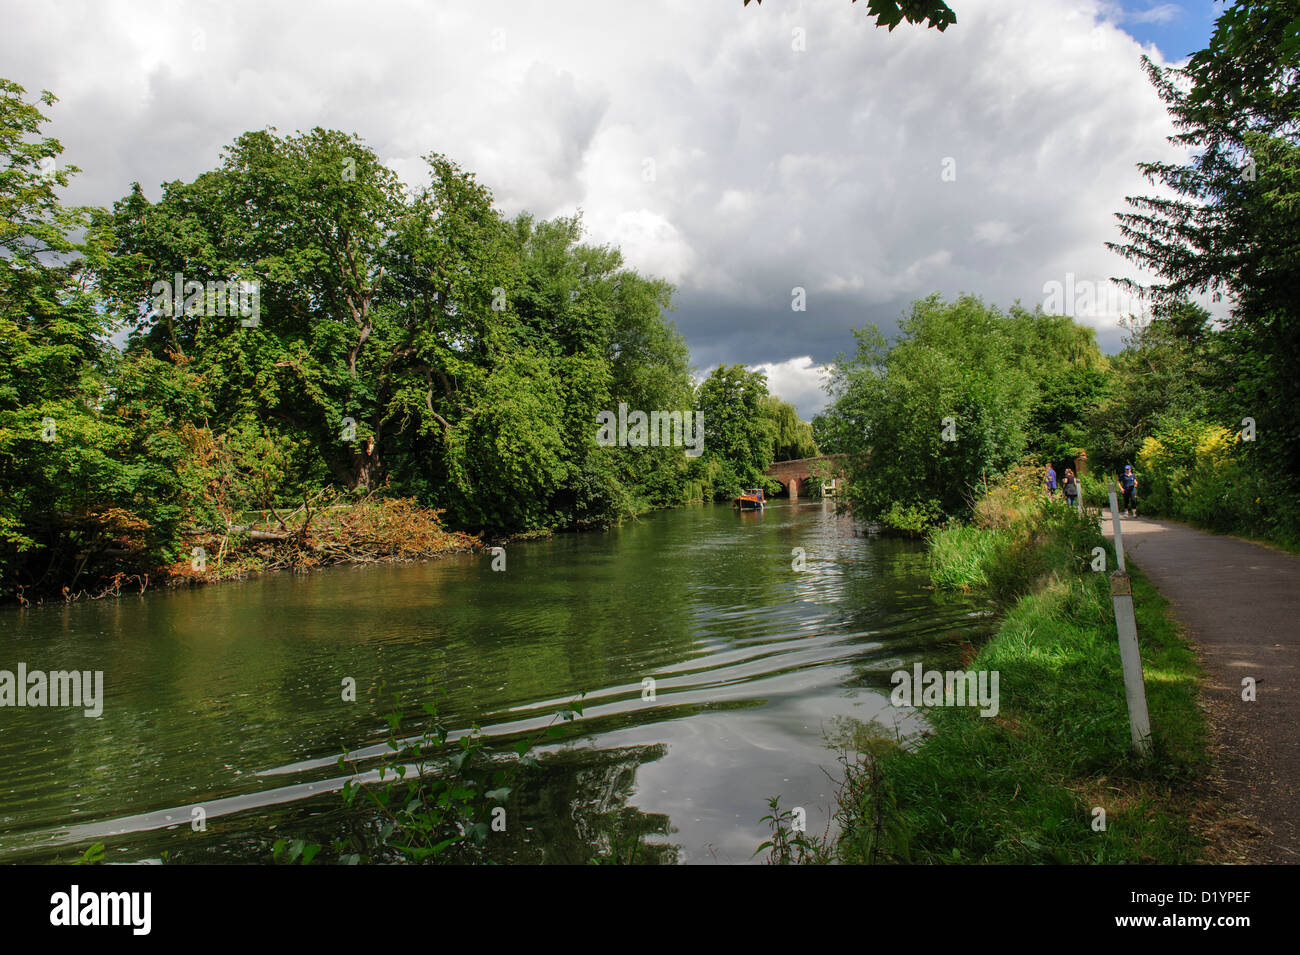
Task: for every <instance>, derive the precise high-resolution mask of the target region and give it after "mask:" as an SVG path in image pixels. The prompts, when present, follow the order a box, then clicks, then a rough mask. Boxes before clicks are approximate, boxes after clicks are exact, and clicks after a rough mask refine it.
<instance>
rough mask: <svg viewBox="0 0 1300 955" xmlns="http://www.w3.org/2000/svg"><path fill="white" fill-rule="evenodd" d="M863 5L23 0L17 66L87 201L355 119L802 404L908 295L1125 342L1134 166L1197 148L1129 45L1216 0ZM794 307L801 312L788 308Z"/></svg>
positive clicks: (699, 362)
mask: <svg viewBox="0 0 1300 955" xmlns="http://www.w3.org/2000/svg"><path fill="white" fill-rule="evenodd" d="M865 6H866V5H865V3H858V4H853V3H850V2H849V0H802V2H794V0H792V2H781V0H767V2H765V3H763V4H762V5H761V6H758V5H754V4H751V5H750V6H749V7H745V6H743V4H742V0H662V2H655V0H620V2H610V0H547V2H546V3H539V2H527V0H511V2H506V0H441V2H439V3H437V4H430V3H426V2H423V0H419V2H415V0H411V2H406V0H371V2H369V3H356V2H334V0H313V2H280V3H275V4H267V3H262V2H259V0H253V2H242V0H240V2H226V3H212V2H191V3H185V4H177V3H163V2H151V0H130V2H126V0H96V2H77V0H61V2H59V3H58V4H35V3H21V4H20V3H11V2H6V3H5V11H4V20H5V23H6V29H5V31H4V33H3V35H2V36H0V64H3V66H0V75H3V76H5V77H7V78H9V79H12V80H15V81H16V82H18V83H20V84H21V85H23V86H24V87H26V88H27V90H28V92H29V94H30V95H34V94H35V93H36V92H37V91H39V90H41V89H49V90H51V91H53V92H54V93H55V94H56V95H57V96H58V97H59V98H60V102H58V103H57V104H56V105H55V106H54V107H52V108H51V109H49V110H47V113H48V114H49V115H50V116H51V120H52V122H51V123H50V125H49V127H48V128H47V132H48V133H49V134H50V135H53V136H55V137H57V138H58V139H60V140H61V141H62V143H63V145H64V147H65V152H64V156H63V159H64V160H65V161H66V162H69V163H73V164H75V165H77V166H79V167H81V169H82V170H83V171H82V173H81V174H80V175H79V176H78V177H77V178H76V179H75V180H74V182H73V184H72V186H71V187H70V188H69V190H68V193H67V199H68V201H70V202H76V203H87V204H96V205H110V204H111V203H112V202H113V201H115V200H116V199H119V198H121V197H122V196H123V195H125V194H126V193H127V191H128V189H129V187H130V184H131V183H132V182H135V181H138V182H139V183H141V185H142V186H143V187H144V189H145V193H146V195H148V196H149V197H150V198H157V197H158V195H159V194H160V191H161V190H160V185H161V184H162V183H164V182H168V181H173V180H177V179H180V180H186V181H188V180H191V179H193V178H194V177H195V176H197V175H198V174H199V173H201V172H203V171H204V170H207V169H211V168H214V167H215V166H217V165H218V164H219V162H220V154H221V150H222V148H223V147H224V146H226V145H228V144H229V143H230V142H231V141H232V140H233V139H235V137H237V136H238V135H239V134H240V133H242V132H244V131H246V130H249V129H261V128H265V127H274V128H276V129H278V130H280V131H281V132H282V133H292V132H294V131H296V130H306V129H310V128H312V127H314V126H324V127H330V128H338V129H343V130H346V131H348V132H355V133H357V134H358V135H360V136H361V137H362V139H364V140H365V141H366V143H367V144H368V145H369V146H370V147H371V148H372V149H374V150H375V152H376V153H377V154H378V155H379V156H380V157H381V158H382V159H383V160H384V161H385V162H386V163H387V164H388V165H390V166H391V167H392V168H393V169H395V170H396V171H397V172H398V173H399V174H400V175H401V176H402V177H403V178H404V179H406V180H407V181H408V182H412V183H415V182H420V181H422V180H423V178H424V176H425V173H424V163H423V161H422V159H421V157H422V156H424V155H426V154H428V153H431V152H440V153H445V154H447V155H448V156H450V157H451V158H452V159H454V160H456V161H457V162H458V163H460V164H461V165H462V166H463V167H464V168H466V169H468V170H470V171H472V172H474V173H476V174H477V175H478V177H479V178H480V180H481V181H483V182H484V183H485V184H487V185H488V186H489V187H490V188H491V189H492V190H493V192H494V194H495V197H496V200H497V202H498V204H499V206H500V208H501V209H502V210H503V211H504V212H505V213H506V214H508V215H513V214H515V213H517V212H520V211H524V210H527V211H530V212H532V213H533V214H535V215H538V216H541V217H551V216H557V215H571V214H573V213H574V212H576V211H579V210H580V211H581V213H582V217H583V222H584V224H585V227H586V233H587V241H590V242H593V243H599V244H610V245H616V246H618V247H619V248H620V249H621V250H622V252H623V255H624V258H625V260H626V262H627V264H628V265H629V266H630V267H632V268H635V269H637V270H638V271H640V272H642V273H643V274H649V275H656V276H659V277H662V278H666V279H668V280H669V281H671V282H672V283H673V284H674V285H675V286H676V288H677V292H676V295H675V297H674V301H675V306H676V307H675V309H674V311H673V312H672V314H671V315H670V319H671V320H672V321H673V322H674V323H675V324H676V326H677V327H678V329H679V330H680V331H681V332H682V334H683V335H684V336H685V338H686V341H687V343H688V344H689V345H690V348H691V355H692V361H693V362H694V364H695V365H696V367H697V369H698V370H699V372H701V373H703V372H706V371H707V370H708V369H710V368H711V367H713V366H716V365H718V364H735V363H742V364H745V365H748V366H750V367H757V368H761V369H763V370H764V371H765V372H766V373H767V374H768V379H769V387H770V388H771V390H772V391H774V392H775V393H777V394H779V395H781V396H782V397H783V398H785V399H786V400H788V401H791V402H793V403H794V404H795V405H796V407H797V408H798V409H799V411H800V413H801V414H802V415H803V416H804V417H810V416H811V415H812V414H813V413H814V412H816V411H817V410H818V409H819V408H820V407H821V405H822V404H823V403H824V401H825V394H824V392H822V391H821V382H822V373H821V368H822V366H823V365H824V364H825V363H827V362H830V361H832V360H833V359H834V358H835V356H836V355H837V354H838V353H841V352H844V351H847V350H849V349H851V347H852V343H853V339H852V334H851V329H853V328H855V327H861V326H863V325H865V324H868V323H875V324H878V325H879V326H880V327H881V328H882V330H884V331H885V332H886V334H889V333H891V332H892V331H894V330H895V329H896V327H897V321H898V319H899V317H900V316H902V315H903V314H904V313H905V311H906V310H907V309H908V308H909V306H910V303H911V302H912V301H914V300H915V299H918V298H921V297H924V296H926V295H929V294H931V293H934V292H938V293H940V294H941V295H944V296H946V297H949V298H951V297H954V296H956V295H958V294H962V293H971V294H975V295H978V296H980V297H981V298H983V299H984V300H985V301H986V302H988V303H990V304H992V305H996V306H998V307H999V308H1004V309H1005V308H1007V307H1009V306H1011V305H1012V304H1013V303H1015V302H1020V303H1021V304H1022V305H1024V306H1026V307H1028V308H1033V307H1034V306H1035V305H1038V304H1044V303H1045V302H1048V300H1049V298H1050V294H1049V292H1050V289H1051V283H1057V285H1058V287H1064V288H1075V289H1078V288H1082V287H1083V286H1085V285H1088V284H1089V283H1092V284H1093V286H1094V287H1095V288H1096V289H1097V290H1098V291H1099V292H1101V293H1102V294H1099V295H1098V300H1099V301H1102V302H1103V303H1104V304H1103V305H1102V306H1101V307H1097V308H1092V309H1087V308H1081V309H1080V310H1078V313H1077V314H1076V318H1078V320H1079V321H1082V322H1084V323H1086V324H1089V325H1092V326H1094V327H1095V328H1097V331H1098V341H1099V342H1100V344H1101V345H1102V347H1103V349H1104V350H1106V351H1112V352H1113V351H1115V350H1116V349H1118V348H1119V347H1120V345H1121V339H1120V332H1119V328H1118V324H1117V323H1118V319H1119V317H1120V315H1121V313H1123V312H1126V311H1127V308H1126V305H1127V304H1128V303H1126V302H1124V301H1121V300H1117V299H1115V298H1112V299H1111V300H1109V301H1107V300H1106V296H1105V294H1104V288H1105V286H1106V284H1107V282H1108V279H1109V278H1110V277H1112V276H1125V277H1135V278H1139V279H1141V278H1143V277H1144V276H1143V275H1142V274H1141V273H1139V272H1135V271H1134V270H1133V269H1132V267H1131V266H1129V265H1128V264H1127V263H1126V262H1125V261H1124V260H1123V259H1121V258H1120V257H1119V256H1117V255H1116V254H1114V253H1112V252H1110V251H1109V250H1107V249H1106V247H1105V245H1104V243H1105V242H1106V241H1108V240H1109V241H1114V240H1116V239H1117V238H1118V232H1117V228H1116V223H1115V219H1114V214H1115V213H1116V212H1118V211H1121V210H1122V209H1124V207H1125V203H1124V199H1125V197H1126V196H1131V195H1141V194H1149V193H1150V192H1151V191H1152V188H1151V187H1150V186H1149V185H1148V184H1147V183H1146V182H1145V181H1144V180H1143V179H1142V177H1141V175H1140V174H1139V173H1138V171H1137V169H1136V164H1137V163H1138V162H1140V161H1153V160H1162V159H1164V160H1177V159H1179V158H1180V154H1179V153H1178V152H1177V151H1176V150H1175V148H1174V147H1173V146H1171V145H1170V144H1169V143H1168V142H1167V141H1166V138H1165V137H1167V136H1168V135H1170V133H1171V132H1172V128H1171V126H1170V124H1169V121H1168V118H1167V114H1166V112H1165V109H1164V107H1163V105H1162V104H1161V102H1160V100H1159V98H1158V97H1157V96H1156V94H1155V92H1154V90H1153V89H1152V87H1151V85H1150V83H1149V82H1148V80H1147V79H1146V77H1145V75H1144V73H1143V71H1142V68H1141V62H1140V58H1141V57H1142V55H1144V54H1145V55H1147V56H1149V57H1150V58H1151V59H1153V60H1154V61H1155V62H1157V63H1160V64H1167V63H1174V62H1177V61H1180V60H1182V59H1184V58H1185V57H1186V56H1187V55H1188V54H1189V53H1191V52H1193V51H1195V50H1197V49H1200V48H1201V47H1203V46H1204V45H1205V42H1206V41H1207V40H1208V38H1209V36H1210V33H1211V31H1212V27H1213V19H1214V17H1215V16H1216V15H1217V12H1218V11H1219V10H1220V9H1221V4H1220V3H1218V2H1213V0H1204V2H1194V0H1182V2H1159V0H1124V2H1116V0H1030V2H1027V0H950V6H952V7H953V9H954V10H955V11H956V13H957V23H956V24H955V25H954V26H951V27H949V28H948V29H947V30H946V31H945V32H943V33H939V32H938V31H936V30H932V29H923V28H921V27H917V26H907V25H902V26H900V27H898V28H897V29H895V30H894V31H893V32H892V33H891V32H889V31H887V30H885V29H881V28H877V27H875V26H874V24H873V22H872V21H871V20H870V19H869V18H868V17H867V15H866V13H865ZM798 305H801V306H802V308H801V309H799V310H796V308H795V307H794V306H798Z"/></svg>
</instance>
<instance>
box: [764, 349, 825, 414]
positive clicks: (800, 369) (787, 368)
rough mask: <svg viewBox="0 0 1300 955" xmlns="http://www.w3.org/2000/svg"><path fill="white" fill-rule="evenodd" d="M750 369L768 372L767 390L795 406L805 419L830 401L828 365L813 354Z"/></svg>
mask: <svg viewBox="0 0 1300 955" xmlns="http://www.w3.org/2000/svg"><path fill="white" fill-rule="evenodd" d="M749 370H750V371H761V372H763V374H765V375H767V390H768V391H769V392H770V393H772V394H774V395H776V396H777V397H779V398H781V399H782V400H783V401H788V402H790V404H792V405H794V406H795V408H797V409H798V411H799V416H800V417H801V418H803V419H804V420H805V421H810V420H812V416H813V415H815V414H816V413H817V412H818V411H820V410H821V409H822V408H823V407H824V406H825V404H826V392H825V391H824V390H823V389H824V386H825V383H826V379H827V373H826V368H825V367H824V366H822V365H819V364H818V363H817V362H815V361H814V360H813V358H812V356H811V355H801V356H799V357H798V358H790V359H787V360H786V361H778V362H764V363H762V364H759V365H752V366H750V369H749Z"/></svg>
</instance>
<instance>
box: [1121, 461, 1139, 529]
mask: <svg viewBox="0 0 1300 955" xmlns="http://www.w3.org/2000/svg"><path fill="white" fill-rule="evenodd" d="M1119 485H1120V487H1121V488H1123V490H1124V505H1123V511H1124V516H1125V517H1137V516H1138V506H1137V499H1138V479H1137V475H1135V474H1134V473H1133V465H1131V464H1126V465H1124V476H1123V477H1121V478H1120V479H1119Z"/></svg>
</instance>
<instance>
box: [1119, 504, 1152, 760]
mask: <svg viewBox="0 0 1300 955" xmlns="http://www.w3.org/2000/svg"><path fill="white" fill-rule="evenodd" d="M1109 491H1110V516H1111V521H1112V523H1113V525H1114V528H1115V562H1116V563H1117V564H1118V565H1119V569H1118V570H1116V571H1115V573H1113V574H1111V575H1110V599H1111V602H1112V603H1113V604H1114V606H1115V629H1116V631H1117V632H1118V635H1119V659H1120V664H1121V665H1122V666H1123V668H1124V696H1125V698H1126V700H1127V702H1128V728H1129V735H1130V737H1131V738H1132V740H1133V749H1135V750H1136V751H1137V752H1138V753H1140V754H1142V755H1143V756H1146V755H1148V754H1149V753H1150V752H1151V717H1150V716H1149V715H1148V714H1147V690H1146V683H1145V681H1144V680H1143V679H1142V652H1141V650H1140V649H1139V647H1138V638H1137V618H1136V617H1135V616H1134V614H1133V582H1132V581H1131V580H1130V579H1129V575H1128V572H1127V570H1126V569H1125V566H1124V534H1123V530H1122V529H1121V527H1120V517H1119V502H1118V501H1117V500H1116V496H1115V482H1114V481H1111V482H1110V488H1109Z"/></svg>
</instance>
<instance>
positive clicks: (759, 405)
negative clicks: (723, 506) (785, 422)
mask: <svg viewBox="0 0 1300 955" xmlns="http://www.w3.org/2000/svg"><path fill="white" fill-rule="evenodd" d="M767 398H768V394H767V376H766V375H764V374H763V373H762V372H759V371H750V370H749V369H747V368H746V367H745V366H744V365H720V366H719V367H717V368H715V369H714V370H713V372H712V374H710V375H709V377H708V378H706V379H705V380H704V381H703V382H701V383H700V387H699V389H698V390H697V392H696V399H695V400H696V408H697V409H698V410H699V412H700V414H702V415H703V416H704V455H703V457H704V458H705V459H706V465H707V466H709V467H710V470H709V474H710V476H711V483H712V485H713V494H714V496H715V497H716V498H718V499H725V498H730V497H734V496H735V495H736V494H738V493H740V491H742V490H744V489H745V488H748V487H761V486H762V485H763V484H764V481H765V479H764V477H763V472H764V471H765V470H767V469H768V468H769V467H771V465H772V459H773V453H774V452H773V431H772V419H771V418H770V417H769V416H768V414H767V408H768V405H767Z"/></svg>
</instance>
